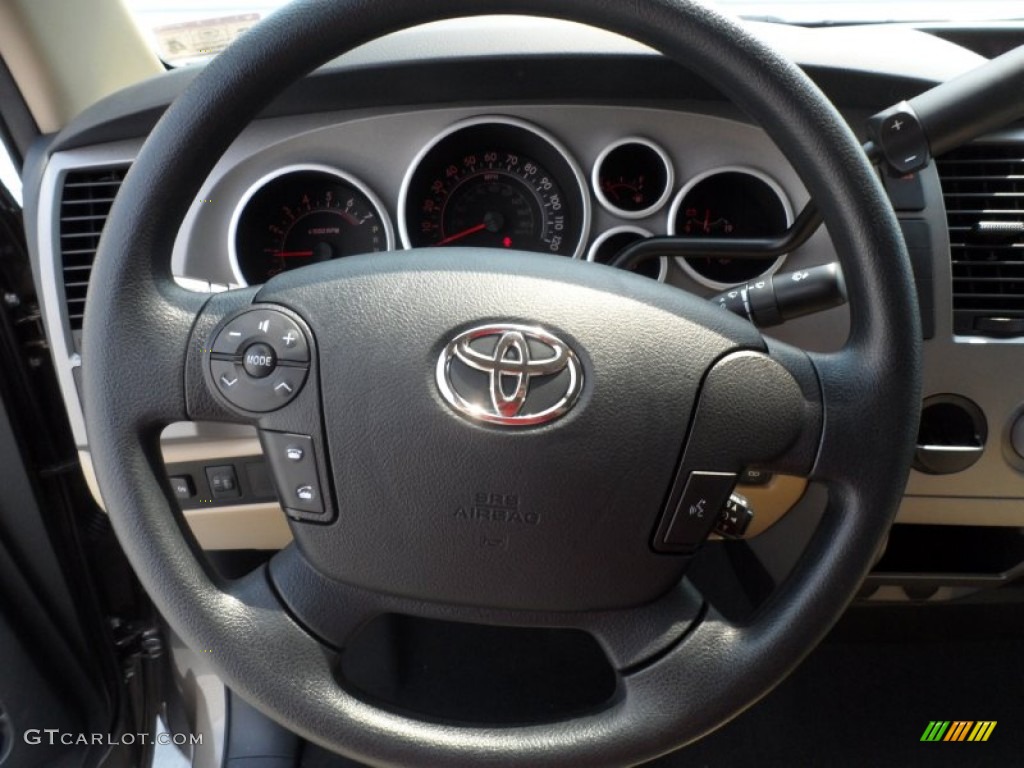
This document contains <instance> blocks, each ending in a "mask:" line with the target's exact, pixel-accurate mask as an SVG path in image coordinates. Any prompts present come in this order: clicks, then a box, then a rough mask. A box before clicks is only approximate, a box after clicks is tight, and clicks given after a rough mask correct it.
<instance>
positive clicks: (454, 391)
mask: <svg viewBox="0 0 1024 768" xmlns="http://www.w3.org/2000/svg"><path fill="white" fill-rule="evenodd" d="M437 385H438V387H439V389H440V390H441V394H442V395H443V396H444V399H445V400H446V401H447V402H448V404H449V405H450V406H451V407H452V408H454V409H455V410H456V411H458V412H459V413H461V414H462V415H464V416H468V417H469V418H471V419H474V420H476V421H482V422H486V423H488V424H502V425H505V426H515V427H529V426H536V425H538V424H545V423H547V422H549V421H553V420H554V419H557V418H559V417H561V416H564V415H565V414H566V413H568V412H569V410H570V409H571V408H572V407H573V406H574V405H575V404H576V401H577V400H578V399H579V396H580V392H582V391H583V369H582V367H581V366H580V361H579V358H577V357H576V354H575V353H574V352H573V351H572V349H570V348H569V346H568V345H567V344H566V343H565V342H564V341H562V340H561V339H559V338H558V337H557V336H555V335H554V334H552V333H549V332H547V331H545V330H543V329H541V328H536V327H529V326H524V325H485V326H481V327H479V328H473V329H471V330H468V331H465V332H464V333H461V334H459V335H458V336H456V337H455V338H454V339H452V340H451V341H450V342H449V343H448V345H447V346H446V347H445V348H444V350H443V351H442V352H441V357H440V358H439V359H438V361H437Z"/></svg>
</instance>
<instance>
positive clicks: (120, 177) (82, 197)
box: [60, 166, 128, 332]
mask: <svg viewBox="0 0 1024 768" xmlns="http://www.w3.org/2000/svg"><path fill="white" fill-rule="evenodd" d="M127 171H128V167H127V166H117V167H114V168H90V169H89V170H81V171H68V173H67V175H66V176H65V177H64V190H63V194H62V195H61V201H60V254H61V266H62V271H63V274H64V299H65V302H66V305H67V315H68V323H69V324H70V326H71V330H72V331H73V332H77V331H80V330H81V329H82V315H83V313H84V312H85V292H86V289H87V288H88V286H89V274H90V273H91V272H92V262H93V259H95V258H96V247H97V245H99V242H100V233H101V232H102V231H103V225H104V224H105V223H106V221H107V214H108V213H110V205H111V203H113V202H114V196H115V195H116V194H117V190H118V189H119V188H120V186H121V182H122V181H124V176H125V173H127Z"/></svg>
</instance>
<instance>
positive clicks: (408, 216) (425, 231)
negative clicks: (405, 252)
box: [399, 117, 590, 257]
mask: <svg viewBox="0 0 1024 768" xmlns="http://www.w3.org/2000/svg"><path fill="white" fill-rule="evenodd" d="M584 190H585V182H584V180H583V176H582V174H581V173H580V170H579V167H578V166H577V165H576V163H575V162H574V161H573V160H572V159H571V157H570V156H569V155H568V153H567V152H566V150H565V149H564V148H563V147H562V146H561V145H560V144H558V142H557V141H556V140H555V139H554V138H552V137H551V136H548V135H547V134H545V133H544V132H542V131H540V129H538V128H536V127H534V126H531V125H529V124H528V123H524V122H522V121H520V120H514V119H512V118H504V117H487V118H474V119H472V120H468V121H465V122H463V123H459V124H457V125H455V126H452V127H451V128H449V129H448V130H447V131H445V132H444V133H442V134H441V135H440V136H438V137H437V138H435V139H434V140H433V141H432V142H431V143H430V144H429V145H428V146H427V147H426V148H425V149H424V150H423V152H421V154H420V157H419V158H418V159H417V160H416V162H414V163H413V166H412V168H410V171H409V173H408V175H407V176H406V179H405V182H404V184H403V186H402V194H401V200H400V203H399V207H400V208H401V209H402V212H403V217H402V221H401V222H400V224H399V230H400V233H401V236H402V242H403V244H404V245H405V246H406V247H409V248H421V247H430V246H476V247H484V248H509V249H512V248H514V249H517V250H524V251H537V252H540V253H552V254H557V255H560V256H573V257H579V256H580V255H581V254H582V252H583V245H584V241H585V234H586V231H587V229H588V228H589V224H590V208H589V201H588V199H587V196H586V194H585V191H584Z"/></svg>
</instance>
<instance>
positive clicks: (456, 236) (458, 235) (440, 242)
mask: <svg viewBox="0 0 1024 768" xmlns="http://www.w3.org/2000/svg"><path fill="white" fill-rule="evenodd" d="M486 228H487V224H486V223H485V222H480V223H479V224H477V225H476V226H475V227H470V228H469V229H464V230H462V231H461V232H456V233H455V234H454V235H449V236H448V237H446V238H445V239H444V240H438V241H437V242H436V243H434V245H435V246H437V245H448V243H454V242H455V241H456V240H461V239H462V238H464V237H469V236H470V235H475V234H476V233H477V232H481V231H483V230H484V229H486Z"/></svg>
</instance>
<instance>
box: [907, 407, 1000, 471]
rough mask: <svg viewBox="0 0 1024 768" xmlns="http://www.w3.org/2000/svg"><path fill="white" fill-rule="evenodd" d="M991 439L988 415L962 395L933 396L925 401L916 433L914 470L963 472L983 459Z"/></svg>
mask: <svg viewBox="0 0 1024 768" xmlns="http://www.w3.org/2000/svg"><path fill="white" fill-rule="evenodd" d="M987 439H988V424H987V422H986V421H985V414H984V413H982V410H981V408H979V407H978V406H977V404H976V403H974V402H972V401H971V400H968V399H967V398H966V397H962V396H960V395H934V396H932V397H929V398H927V399H926V400H925V401H924V405H923V407H922V409H921V424H920V426H919V427H918V431H917V450H916V451H915V452H914V469H916V470H917V471H918V472H924V473H925V474H928V475H952V474H954V473H956V472H963V471H964V470H965V469H967V468H968V467H971V466H973V464H974V463H975V462H976V461H977V460H978V459H980V458H981V454H982V451H984V450H985V441H986V440H987Z"/></svg>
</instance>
